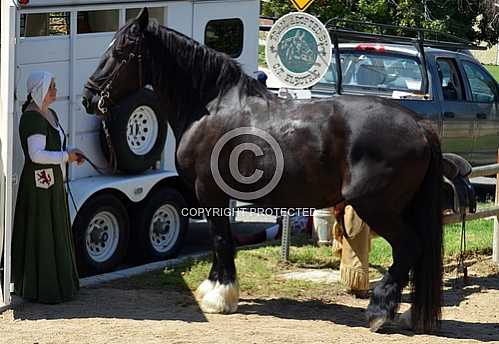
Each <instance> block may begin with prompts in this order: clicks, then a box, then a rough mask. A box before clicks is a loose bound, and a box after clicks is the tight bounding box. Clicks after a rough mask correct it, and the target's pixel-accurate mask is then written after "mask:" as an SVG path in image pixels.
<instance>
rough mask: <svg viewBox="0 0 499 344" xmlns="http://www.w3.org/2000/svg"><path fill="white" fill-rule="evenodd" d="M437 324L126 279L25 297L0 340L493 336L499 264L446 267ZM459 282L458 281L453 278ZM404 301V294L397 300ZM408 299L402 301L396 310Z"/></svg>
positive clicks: (446, 339)
mask: <svg viewBox="0 0 499 344" xmlns="http://www.w3.org/2000/svg"><path fill="white" fill-rule="evenodd" d="M446 277H447V279H446V291H445V308H444V320H443V322H442V329H441V331H440V332H439V333H436V334H432V335H414V334H413V333H412V332H409V331H403V330H400V329H398V328H397V327H395V326H387V327H386V328H385V329H383V330H382V332H381V333H376V334H373V333H370V332H369V330H368V329H367V327H366V323H365V320H364V312H365V311H364V310H365V308H366V306H367V303H368V301H367V300H360V299H354V298H352V297H350V296H347V295H344V294H342V293H339V294H338V295H336V296H335V297H331V298H330V299H324V298H323V297H320V296H318V297H317V299H284V298H274V299H256V298H252V297H251V296H250V295H242V297H241V301H240V305H239V309H238V312H237V313H236V314H232V315H218V314H203V313H202V312H201V311H200V309H199V307H198V305H197V302H196V301H195V299H194V297H193V295H192V294H190V293H189V292H177V291H168V290H163V289H158V288H149V289H148V288H145V289H137V288H136V289H131V288H130V285H129V284H127V283H126V281H122V282H114V283H111V284H108V285H105V286H101V287H98V288H83V289H82V290H81V293H80V295H79V297H78V299H77V300H75V301H72V302H68V303H65V304H62V305H52V306H50V305H39V304H32V303H25V304H22V305H20V306H18V307H17V308H16V309H14V310H8V311H5V312H4V313H3V314H2V315H0V333H1V336H0V343H40V344H42V343H92V344H100V343H106V344H107V343H331V342H332V341H334V340H338V342H339V343H342V344H343V343H359V342H381V343H391V342H401V341H404V342H405V343H453V342H456V343H457V342H459V343H463V342H466V343H468V342H499V268H498V267H497V266H496V265H494V264H493V263H491V262H490V260H479V261H478V262H477V263H476V264H474V265H473V266H471V267H470V268H469V281H468V284H467V285H466V286H464V287H462V288H459V289H454V288H453V286H454V285H455V282H456V281H455V279H454V277H455V272H452V271H451V272H450V273H449V274H447V276H446ZM458 281H459V280H458ZM404 301H406V300H404ZM407 308H408V304H407V303H404V304H402V306H401V311H403V310H405V309H407Z"/></svg>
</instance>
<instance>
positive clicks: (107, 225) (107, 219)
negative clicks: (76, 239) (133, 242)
mask: <svg viewBox="0 0 499 344" xmlns="http://www.w3.org/2000/svg"><path fill="white" fill-rule="evenodd" d="M119 233H120V231H119V224H118V219H117V218H116V216H114V214H112V213H110V212H108V211H102V212H99V213H97V214H96V215H95V216H94V217H93V218H92V220H91V221H90V223H89V225H88V227H87V230H86V235H85V243H86V247H87V253H88V255H89V256H90V258H92V259H93V260H94V261H96V262H99V263H102V262H105V261H107V260H109V259H110V258H111V257H112V256H113V255H114V253H115V252H116V249H117V247H118V242H119V236H120V234H119Z"/></svg>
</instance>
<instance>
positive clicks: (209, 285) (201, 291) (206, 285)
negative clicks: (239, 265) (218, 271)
mask: <svg viewBox="0 0 499 344" xmlns="http://www.w3.org/2000/svg"><path fill="white" fill-rule="evenodd" d="M215 286H216V282H213V281H212V280H209V279H205V280H204V281H203V283H201V284H200V285H199V287H198V289H197V290H196V296H197V297H198V298H199V299H202V298H203V297H204V296H205V295H206V294H208V293H209V292H210V291H212V290H213V289H215Z"/></svg>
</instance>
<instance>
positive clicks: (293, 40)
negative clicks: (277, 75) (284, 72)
mask: <svg viewBox="0 0 499 344" xmlns="http://www.w3.org/2000/svg"><path fill="white" fill-rule="evenodd" d="M318 53H319V49H318V47H317V41H316V40H315V37H314V36H313V35H312V34H311V33H310V32H308V31H307V30H305V29H303V28H293V29H291V30H289V31H288V32H286V33H285V34H284V36H283V37H282V39H281V40H280V41H279V44H278V46H277V54H278V55H279V59H280V60H281V63H282V64H283V65H284V67H285V68H286V69H288V70H289V71H291V72H293V73H304V72H306V71H308V70H310V68H312V67H313V65H314V63H315V61H316V60H317V54H318Z"/></svg>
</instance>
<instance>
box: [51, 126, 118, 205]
mask: <svg viewBox="0 0 499 344" xmlns="http://www.w3.org/2000/svg"><path fill="white" fill-rule="evenodd" d="M54 117H55V116H54ZM55 119H56V123H57V126H58V127H59V128H60V129H61V131H62V134H63V136H64V141H63V143H62V147H63V150H66V132H65V131H64V128H63V127H62V126H61V125H60V123H59V120H58V119H57V117H55ZM102 127H103V128H104V133H105V136H106V142H107V146H108V149H109V156H110V162H109V164H110V165H111V171H110V172H111V174H115V173H116V171H117V164H116V152H115V151H114V149H113V145H112V143H111V136H110V135H109V130H108V129H107V126H106V123H105V121H104V120H102ZM82 156H83V158H84V159H85V161H86V162H88V163H89V164H90V166H92V168H93V169H94V170H95V171H97V173H99V174H100V175H103V176H104V175H108V174H109V173H106V170H107V169H106V168H102V167H99V166H97V165H95V163H94V162H93V161H92V160H90V159H89V158H88V157H87V156H86V155H85V154H82ZM65 169H66V188H67V190H68V194H69V198H71V203H72V204H73V207H74V209H75V212H78V207H77V206H76V202H75V199H74V196H73V192H72V191H71V187H70V186H69V164H68V163H66V166H65Z"/></svg>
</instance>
